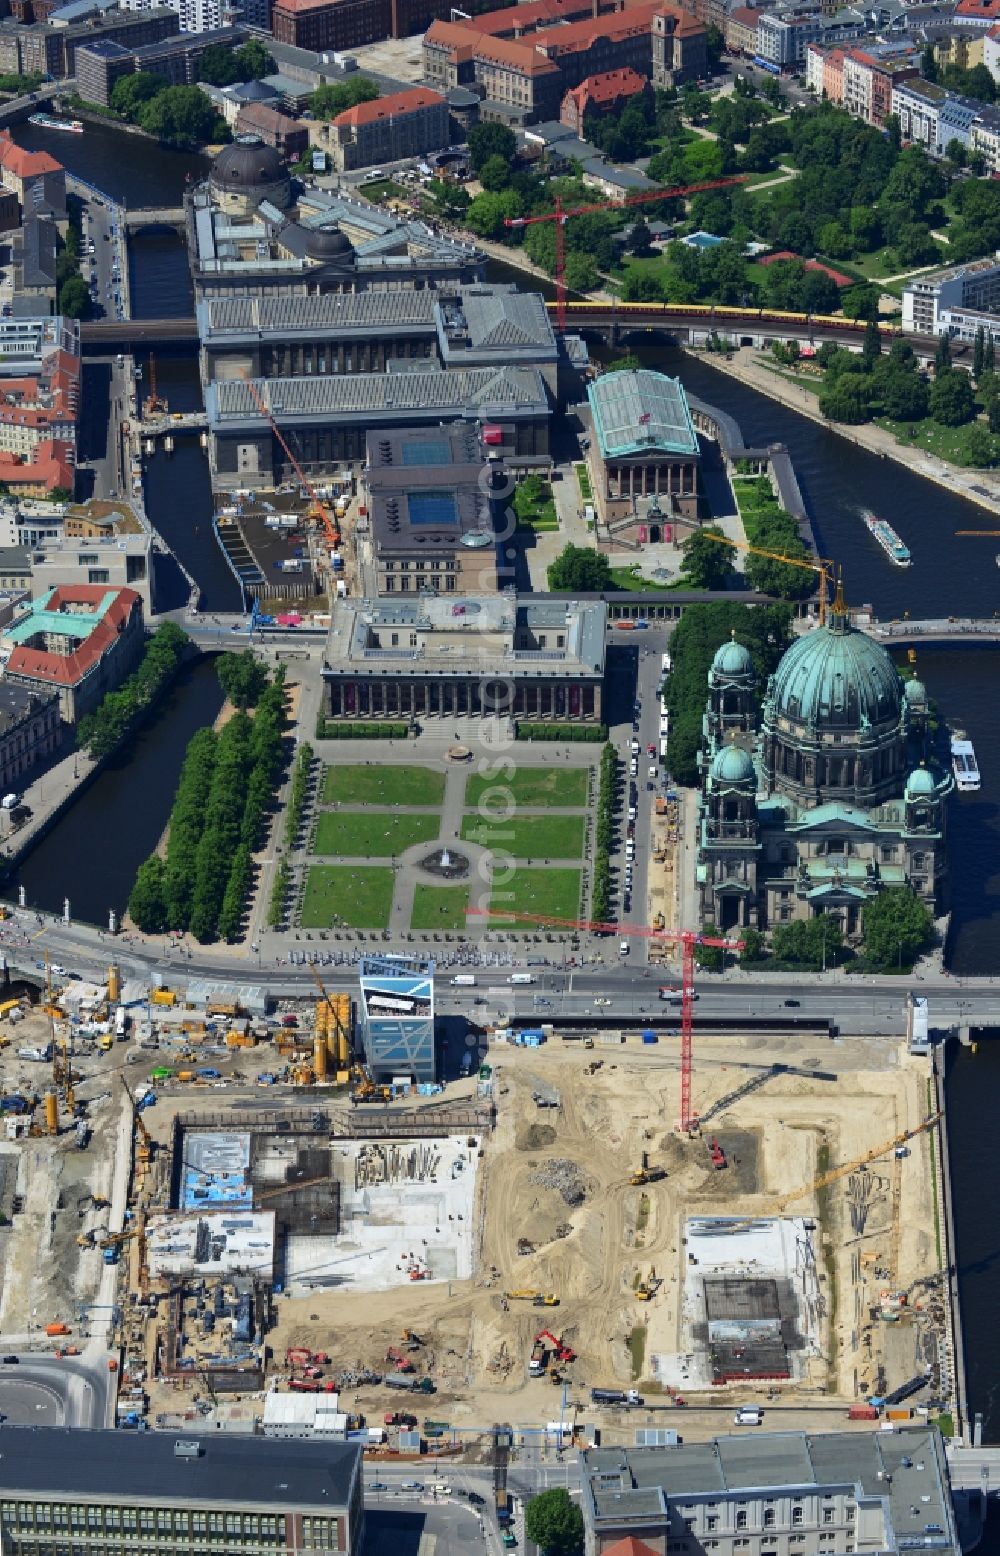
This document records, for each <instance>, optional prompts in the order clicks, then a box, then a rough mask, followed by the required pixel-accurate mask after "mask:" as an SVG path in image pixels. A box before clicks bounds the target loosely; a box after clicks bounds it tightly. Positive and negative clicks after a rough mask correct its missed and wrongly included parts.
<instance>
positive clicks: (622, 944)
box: [618, 940, 629, 956]
mask: <svg viewBox="0 0 1000 1556" xmlns="http://www.w3.org/2000/svg"><path fill="white" fill-rule="evenodd" d="M628 953H629V943H628V941H627V940H619V942H618V955H619V956H628Z"/></svg>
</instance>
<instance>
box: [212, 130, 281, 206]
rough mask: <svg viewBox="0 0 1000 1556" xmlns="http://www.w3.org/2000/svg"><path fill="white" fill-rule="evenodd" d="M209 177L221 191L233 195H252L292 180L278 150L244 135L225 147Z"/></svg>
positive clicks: (254, 137) (213, 164)
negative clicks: (258, 190)
mask: <svg viewBox="0 0 1000 1556" xmlns="http://www.w3.org/2000/svg"><path fill="white" fill-rule="evenodd" d="M209 176H210V178H211V180H212V183H213V184H214V185H215V186H216V188H217V189H226V190H229V191H230V192H231V193H233V194H251V193H252V192H253V191H254V190H255V189H267V188H269V187H270V186H271V185H272V184H280V183H284V182H287V180H288V172H287V169H286V168H285V164H284V163H283V162H282V160H281V158H280V157H279V156H278V153H277V152H276V151H275V149H274V147H273V146H265V145H264V142H263V141H262V140H260V139H259V138H258V137H257V136H256V135H241V136H240V138H239V139H238V140H234V141H233V142H232V144H231V145H229V146H223V148H222V150H221V151H220V152H219V155H218V156H217V157H216V159H215V161H214V162H213V163H212V171H211V173H210V175H209Z"/></svg>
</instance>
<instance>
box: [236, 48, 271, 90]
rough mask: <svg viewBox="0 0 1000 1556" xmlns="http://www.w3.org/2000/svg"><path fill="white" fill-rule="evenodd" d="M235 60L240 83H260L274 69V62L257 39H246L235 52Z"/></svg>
mask: <svg viewBox="0 0 1000 1556" xmlns="http://www.w3.org/2000/svg"><path fill="white" fill-rule="evenodd" d="M235 58H236V64H237V67H238V69H239V72H240V74H239V80H240V81H262V80H263V79H264V77H265V76H266V75H267V74H268V72H269V71H270V70H273V68H274V60H273V59H272V58H271V56H270V54H269V53H268V52H267V49H266V48H265V47H264V45H263V43H261V41H260V39H259V38H248V39H247V41H246V43H244V44H243V45H242V46H241V47H240V48H238V49H237V50H236V55H235Z"/></svg>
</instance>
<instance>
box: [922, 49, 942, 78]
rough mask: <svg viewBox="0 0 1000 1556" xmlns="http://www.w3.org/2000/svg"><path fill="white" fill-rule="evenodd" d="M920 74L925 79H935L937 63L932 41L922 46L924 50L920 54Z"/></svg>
mask: <svg viewBox="0 0 1000 1556" xmlns="http://www.w3.org/2000/svg"><path fill="white" fill-rule="evenodd" d="M920 74H921V75H922V76H923V78H924V80H925V81H931V82H935V81H937V78H938V63H937V55H936V54H935V52H934V45H933V43H928V44H926V45H925V46H924V51H923V53H922V54H921V56H920Z"/></svg>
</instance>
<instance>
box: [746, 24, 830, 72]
mask: <svg viewBox="0 0 1000 1556" xmlns="http://www.w3.org/2000/svg"><path fill="white" fill-rule="evenodd" d="M825 31H826V24H825V21H824V18H823V16H822V13H821V12H819V11H810V12H806V13H799V14H795V13H789V12H785V13H782V14H777V13H770V12H769V13H767V14H765V15H763V16H762V17H761V18H760V21H759V22H758V23H757V58H758V59H761V60H766V61H767V63H768V64H769V65H773V66H774V67H775V68H776V69H777V70H796V69H799V68H800V67H801V66H802V65H803V64H804V63H805V58H806V50H807V49H808V47H809V45H810V43H818V42H819V41H820V40H821V39H822V37H823V36H824V33H825Z"/></svg>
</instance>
